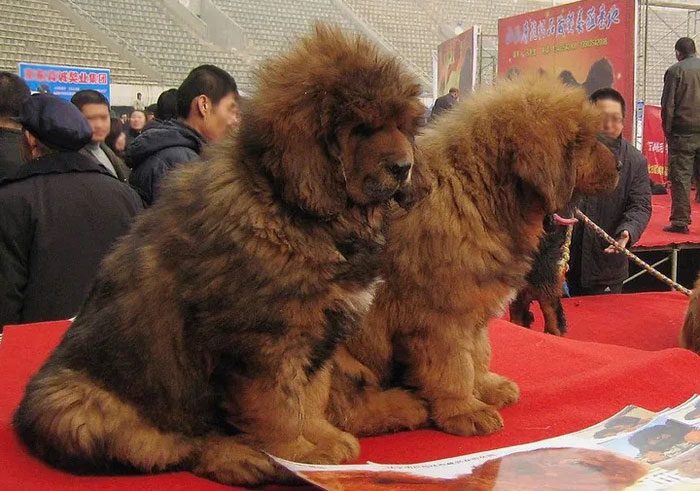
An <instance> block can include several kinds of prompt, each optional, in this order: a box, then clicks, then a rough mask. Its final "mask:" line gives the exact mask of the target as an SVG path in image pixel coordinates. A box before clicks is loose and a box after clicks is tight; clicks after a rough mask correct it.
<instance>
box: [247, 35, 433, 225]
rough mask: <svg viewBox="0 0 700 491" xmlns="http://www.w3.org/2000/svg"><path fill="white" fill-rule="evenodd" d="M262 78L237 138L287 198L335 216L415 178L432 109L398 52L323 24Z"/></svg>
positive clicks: (370, 202) (384, 198)
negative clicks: (417, 148) (418, 139)
mask: <svg viewBox="0 0 700 491" xmlns="http://www.w3.org/2000/svg"><path fill="white" fill-rule="evenodd" d="M258 79H259V83H258V92H257V94H256V96H255V97H254V98H253V99H252V100H251V101H250V104H248V106H247V107H248V110H247V111H246V112H245V113H244V117H243V124H242V128H241V134H240V138H241V139H242V143H243V145H244V148H245V149H246V150H245V151H246V153H247V154H248V155H249V156H250V155H252V156H253V157H255V158H256V160H258V161H259V162H261V165H262V166H263V167H264V168H265V170H266V172H267V173H268V174H269V175H270V176H271V177H272V179H273V181H274V185H275V187H276V188H277V190H278V192H279V193H280V195H281V197H282V199H284V200H285V201H286V202H288V203H290V204H293V205H295V206H298V207H300V208H302V209H303V210H305V211H306V212H308V213H311V214H314V215H317V216H324V217H327V216H333V215H335V214H337V213H339V212H340V211H342V210H343V209H344V208H345V207H346V206H347V204H348V203H352V204H356V205H373V204H378V203H382V202H385V201H387V200H389V199H390V198H392V197H393V196H394V194H395V193H396V192H397V191H398V190H399V189H400V188H401V187H402V186H403V185H405V184H406V183H407V182H408V181H410V178H411V172H412V166H413V162H414V155H413V146H414V144H413V137H414V135H415V133H416V131H417V126H418V124H419V122H420V120H421V119H420V118H421V117H422V115H423V113H424V111H425V109H424V106H423V105H422V103H421V102H420V100H419V98H418V96H419V95H420V93H421V89H420V85H419V84H418V83H417V81H416V80H415V78H414V77H413V76H412V75H410V74H409V72H408V71H407V70H405V69H403V68H402V67H401V65H400V64H399V62H398V61H397V60H396V59H395V58H393V57H391V56H388V55H385V54H381V53H379V51H378V50H377V48H376V47H375V46H373V45H372V44H370V43H369V42H368V41H367V40H366V39H364V38H362V37H360V36H351V35H347V34H344V33H343V32H341V31H340V30H338V29H335V28H331V27H328V26H325V25H317V26H316V27H315V30H314V33H313V34H312V35H311V36H309V37H307V38H304V39H302V40H300V41H299V43H298V44H297V45H296V47H295V48H293V49H292V51H290V52H289V53H287V54H286V55H284V56H282V57H280V58H279V59H276V60H274V61H272V62H270V63H268V64H266V65H264V66H263V67H262V68H261V69H260V71H259V73H258ZM256 152H257V155H255V153H256Z"/></svg>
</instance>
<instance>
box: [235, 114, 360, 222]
mask: <svg viewBox="0 0 700 491" xmlns="http://www.w3.org/2000/svg"><path fill="white" fill-rule="evenodd" d="M304 118H307V119H306V121H304ZM316 119H317V118H314V116H313V114H303V115H301V116H300V117H298V118H287V119H282V118H279V119H277V120H276V121H269V120H268V119H266V118H261V117H260V116H259V114H258V113H257V112H256V111H255V110H250V111H249V112H248V113H247V114H246V115H245V117H244V118H243V124H242V125H241V128H240V130H239V138H240V140H241V142H242V145H243V148H244V150H245V153H246V155H247V156H248V158H250V159H251V160H252V161H257V162H259V165H261V167H262V168H263V169H264V170H265V172H266V174H268V176H269V177H270V179H271V181H272V183H273V186H274V189H275V190H276V193H277V194H278V195H279V196H280V197H281V198H282V199H283V200H284V201H285V202H286V203H288V204H290V205H292V206H296V207H298V208H300V209H301V210H303V211H304V212H305V213H309V214H312V215H314V216H317V217H320V218H330V217H333V216H335V215H337V214H338V213H340V212H341V211H342V210H343V209H344V208H345V206H346V203H347V194H346V190H345V176H344V174H343V168H342V165H341V163H340V161H339V159H338V158H337V156H336V155H334V153H333V151H332V150H330V146H329V144H328V141H326V137H325V135H323V134H320V132H318V131H312V130H310V129H309V126H310V124H309V121H310V122H313V121H315V120H316ZM305 122H306V124H304V123H305Z"/></svg>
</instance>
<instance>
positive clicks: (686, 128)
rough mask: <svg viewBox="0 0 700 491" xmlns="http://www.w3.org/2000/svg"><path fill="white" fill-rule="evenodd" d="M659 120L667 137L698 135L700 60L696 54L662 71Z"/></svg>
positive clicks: (699, 119) (699, 131)
mask: <svg viewBox="0 0 700 491" xmlns="http://www.w3.org/2000/svg"><path fill="white" fill-rule="evenodd" d="M661 121H662V123H663V128H664V133H666V137H667V138H668V136H669V135H671V134H674V135H688V134H698V133H700V58H698V57H697V55H692V56H689V57H688V58H686V59H684V60H682V61H680V62H678V63H676V64H675V65H673V66H672V67H671V68H669V69H668V70H666V74H665V75H664V92H663V95H662V96H661Z"/></svg>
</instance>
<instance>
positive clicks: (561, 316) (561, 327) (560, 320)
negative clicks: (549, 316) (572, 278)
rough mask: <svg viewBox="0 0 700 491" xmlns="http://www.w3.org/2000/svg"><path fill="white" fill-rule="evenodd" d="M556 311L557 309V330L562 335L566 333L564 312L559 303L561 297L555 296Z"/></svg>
mask: <svg viewBox="0 0 700 491" xmlns="http://www.w3.org/2000/svg"><path fill="white" fill-rule="evenodd" d="M556 305H557V306H556V311H557V326H558V327H559V332H561V334H562V336H563V335H564V334H566V327H567V326H566V314H565V313H564V306H563V305H562V303H561V298H557V301H556Z"/></svg>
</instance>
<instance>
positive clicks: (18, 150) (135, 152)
mask: <svg viewBox="0 0 700 491" xmlns="http://www.w3.org/2000/svg"><path fill="white" fill-rule="evenodd" d="M137 101H138V102H139V103H140V104H136V106H137V107H135V108H134V109H133V110H132V112H131V113H130V115H129V116H128V118H126V119H120V118H115V117H113V116H112V114H111V112H110V104H109V101H108V100H107V99H106V98H105V96H104V95H103V94H101V93H100V92H98V91H95V90H81V91H79V92H77V93H75V94H74V95H73V97H72V99H71V100H70V102H68V101H65V100H63V99H61V98H58V97H56V96H53V95H50V94H34V95H31V94H30V90H29V88H28V87H27V85H26V84H25V83H24V81H23V80H22V79H21V78H19V77H18V76H17V75H14V74H12V73H8V72H0V326H4V325H7V324H19V323H26V322H35V321H42V320H48V319H63V318H69V317H72V316H74V315H75V314H76V313H77V311H78V309H79V308H80V305H81V304H82V302H83V301H84V299H85V298H86V296H87V295H88V293H89V291H88V290H89V288H90V285H91V284H92V281H93V279H94V277H95V275H96V274H97V271H98V268H99V264H100V261H101V260H102V258H103V257H104V256H105V255H106V253H107V252H108V250H109V249H110V248H111V247H112V246H113V244H114V243H115V241H116V240H117V238H118V237H120V236H122V235H123V234H124V233H125V232H126V231H127V230H128V228H129V226H130V225H131V222H132V221H133V218H134V217H135V216H136V215H137V214H138V213H140V212H141V211H142V210H143V209H144V208H146V207H148V206H151V205H152V204H153V203H154V201H155V200H156V198H157V197H158V192H159V189H160V183H161V181H162V179H163V178H164V177H165V176H166V175H167V174H168V173H169V172H171V171H172V170H173V169H175V168H176V167H178V166H181V165H184V164H187V163H189V162H192V161H195V160H198V159H199V157H200V155H201V154H202V151H203V149H204V147H205V145H206V144H208V143H213V142H216V141H218V140H220V139H221V138H223V137H224V135H226V134H227V133H228V132H229V131H231V130H232V129H233V128H234V127H236V126H237V125H238V122H239V118H240V116H239V113H240V96H239V93H238V88H237V86H236V82H235V80H234V79H233V77H232V76H231V75H230V74H228V73H227V72H226V71H224V70H222V69H220V68H218V67H216V66H212V65H202V66H199V67H197V68H195V69H194V70H192V71H191V72H190V74H189V75H188V76H187V78H186V79H185V80H184V81H183V82H182V84H181V85H180V87H179V88H177V89H170V90H167V91H165V92H163V93H162V94H161V95H160V97H159V98H158V102H157V103H156V104H155V106H154V107H150V106H149V108H145V107H143V106H142V104H143V103H142V102H141V101H142V98H141V94H139V95H138V96H137ZM147 114H150V118H149V117H148V116H147ZM149 119H150V120H149Z"/></svg>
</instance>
